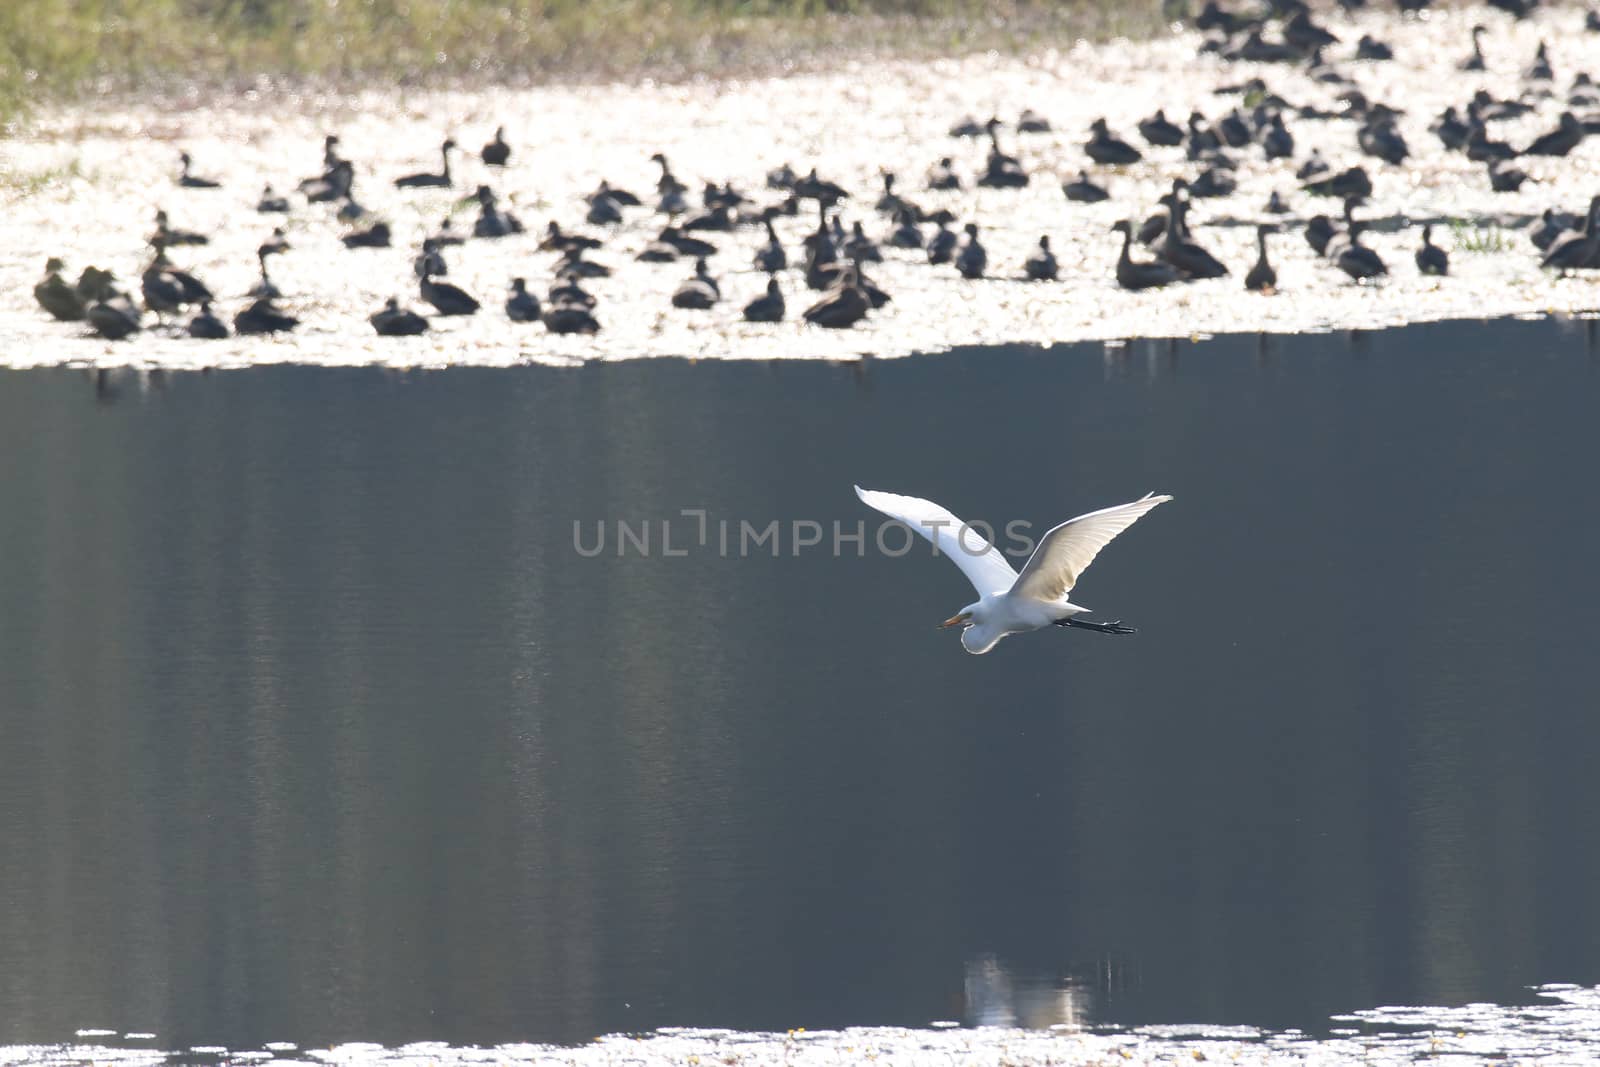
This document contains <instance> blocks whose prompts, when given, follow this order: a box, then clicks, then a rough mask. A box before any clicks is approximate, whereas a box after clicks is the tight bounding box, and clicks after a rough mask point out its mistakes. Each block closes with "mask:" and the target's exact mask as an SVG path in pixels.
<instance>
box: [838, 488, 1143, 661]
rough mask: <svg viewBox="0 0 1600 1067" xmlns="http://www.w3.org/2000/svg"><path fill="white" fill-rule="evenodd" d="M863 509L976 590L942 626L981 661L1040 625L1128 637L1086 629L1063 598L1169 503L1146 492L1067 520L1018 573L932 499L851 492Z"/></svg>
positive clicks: (1104, 626) (1105, 626) (1120, 630)
mask: <svg viewBox="0 0 1600 1067" xmlns="http://www.w3.org/2000/svg"><path fill="white" fill-rule="evenodd" d="M856 496H858V497H860V498H861V501H862V503H864V504H866V505H867V506H868V507H872V508H877V509H878V510H879V511H881V512H883V513H884V514H885V515H888V516H890V517H891V518H895V519H899V520H900V521H901V522H903V523H905V524H906V525H907V526H909V527H911V528H912V529H913V530H915V531H917V532H918V533H920V534H921V535H922V536H923V537H926V538H927V539H928V540H930V541H932V542H933V543H934V545H936V546H937V547H938V550H939V551H940V552H942V553H944V554H945V555H947V556H949V557H950V558H951V559H952V560H953V561H954V562H955V565H956V566H957V567H960V568H961V573H963V574H965V575H966V576H967V580H968V581H970V582H971V583H972V585H973V587H974V588H975V589H977V591H978V599H977V600H976V601H975V602H973V603H971V604H968V605H967V606H966V607H964V608H962V609H961V610H960V611H958V612H957V613H956V614H954V615H952V616H951V617H950V618H948V619H946V620H945V621H944V622H943V623H941V624H940V625H941V626H945V627H949V626H960V627H962V630H961V647H962V648H965V649H966V650H967V651H968V652H971V653H972V654H973V655H975V656H981V655H983V654H984V653H985V652H987V651H989V650H990V649H991V648H993V647H994V646H995V645H997V644H999V643H1000V639H1001V638H1003V637H1005V636H1006V635H1008V634H1020V633H1026V632H1027V631H1029V630H1039V629H1042V628H1044V627H1046V626H1076V627H1079V628H1081V629H1085V630H1098V631H1099V632H1101V633H1107V634H1131V633H1133V632H1134V631H1133V628H1132V627H1130V626H1123V625H1122V623H1121V622H1087V621H1084V620H1081V619H1076V618H1074V617H1073V616H1075V615H1080V614H1082V613H1083V612H1086V611H1088V610H1089V609H1088V608H1084V607H1080V606H1078V605H1077V604H1069V603H1068V602H1067V594H1068V593H1070V592H1072V587H1073V586H1074V585H1075V584H1077V581H1078V576H1079V575H1081V574H1082V573H1083V572H1084V570H1085V568H1087V567H1088V566H1089V564H1090V563H1092V562H1094V558H1095V556H1097V555H1099V554H1100V550H1101V549H1102V548H1104V547H1106V545H1107V544H1109V543H1110V542H1111V539H1112V538H1113V537H1115V536H1117V535H1118V534H1119V533H1121V532H1122V531H1123V530H1126V529H1127V528H1128V527H1130V526H1132V525H1133V524H1134V523H1135V522H1137V521H1138V520H1139V518H1140V517H1141V516H1142V515H1144V514H1145V513H1146V512H1147V511H1149V510H1150V509H1151V508H1153V507H1155V506H1156V505H1157V504H1165V503H1166V502H1167V501H1169V500H1171V499H1172V498H1171V497H1170V496H1156V495H1155V494H1154V493H1146V494H1145V495H1144V496H1142V497H1140V498H1139V499H1138V500H1135V501H1133V502H1131V503H1128V504H1118V505H1117V506H1116V507H1110V508H1101V509H1100V510H1099V511H1091V512H1089V514H1087V515H1079V516H1078V517H1077V518H1075V519H1068V520H1067V521H1066V522H1064V523H1062V524H1061V525H1060V526H1057V527H1055V528H1054V529H1052V530H1050V531H1049V532H1048V533H1046V534H1045V535H1044V537H1043V538H1041V539H1040V541H1039V547H1038V548H1036V549H1034V552H1033V555H1032V556H1030V557H1028V562H1027V565H1026V566H1024V567H1023V568H1022V573H1021V574H1018V573H1017V572H1016V571H1014V570H1012V569H1011V564H1009V563H1007V562H1006V558H1005V556H1004V555H1002V554H1001V552H1000V550H999V549H998V548H996V547H995V546H994V545H992V544H990V543H989V542H988V541H987V540H986V539H985V538H984V537H983V535H981V534H979V533H978V532H977V531H976V530H974V529H973V528H972V527H971V526H968V525H966V524H965V523H963V522H962V521H961V520H960V519H958V518H956V517H955V516H954V515H952V514H950V512H949V511H947V510H945V509H944V508H942V507H940V506H939V505H938V504H935V503H934V502H933V501H931V500H922V499H920V498H918V497H914V496H897V495H896V494H894V493H879V492H874V491H873V490H871V489H863V488H861V487H860V486H859V485H858V486H856Z"/></svg>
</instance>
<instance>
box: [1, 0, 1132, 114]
mask: <svg viewBox="0 0 1600 1067" xmlns="http://www.w3.org/2000/svg"><path fill="white" fill-rule="evenodd" d="M1160 17H1161V10H1160V5H1159V3H1158V0H1136V2H1135V3H1132V4H1128V3H1109V2H1107V0H1067V2H1065V3H1051V2H1048V0H1002V2H1001V3H998V4H993V3H982V2H979V0H4V2H0V117H3V116H5V115H9V114H15V113H17V112H18V111H19V110H24V109H26V107H27V106H28V105H29V104H31V103H34V102H36V101H38V100H40V99H50V98H62V97H70V96H72V95H74V94H79V93H82V92H84V91H85V90H89V89H106V88H112V89H149V88H160V87H163V86H170V85H173V84H178V83H192V82H199V83H201V84H204V85H207V86H245V85H248V84H249V83H250V82H252V81H254V80H255V79H257V78H260V77H263V76H265V77H269V78H280V77H287V78H291V79H297V80H306V81H318V82H323V83H326V84H330V85H333V86H336V87H341V88H359V87H365V86H370V85H372V84H373V82H374V81H377V82H379V83H380V84H381V83H382V82H388V83H391V84H392V83H395V82H397V81H398V82H400V83H403V84H433V83H443V82H458V83H459V82H473V81H489V80H497V81H505V80H521V81H538V80H548V79H551V78H554V77H557V76H561V77H627V76H631V75H639V74H648V75H650V76H652V77H658V78H673V77H684V76H688V75H693V74H698V73H707V72H718V71H726V70H730V69H732V70H740V69H749V70H757V71H759V70H774V69H785V67H786V65H787V64H789V63H794V62H800V63H804V62H806V61H807V60H808V59H811V58H814V57H816V56H819V55H822V54H825V53H827V52H831V51H837V50H839V49H849V50H850V51H852V52H876V53H879V54H908V53H911V54H915V53H923V54H926V53H928V52H931V51H936V50H939V51H943V50H952V49H961V50H972V49H983V48H1016V47H1022V46H1026V45H1029V44H1041V43H1045V42H1047V41H1062V42H1064V41H1067V40H1070V39H1072V38H1075V37H1091V38H1092V37H1104V36H1109V35H1115V34H1132V33H1144V32H1148V31H1150V30H1151V29H1153V28H1154V26H1155V25H1156V24H1157V23H1158V21H1159V19H1160Z"/></svg>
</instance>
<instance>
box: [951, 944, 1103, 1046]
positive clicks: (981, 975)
mask: <svg viewBox="0 0 1600 1067" xmlns="http://www.w3.org/2000/svg"><path fill="white" fill-rule="evenodd" d="M964 999H965V1004H964V1005H963V1011H962V1021H963V1022H964V1023H966V1025H968V1026H1006V1027H1022V1028H1024V1029H1028V1030H1046V1029H1052V1028H1055V1029H1077V1028H1079V1027H1082V1026H1084V1025H1086V1024H1087V1023H1088V1021H1089V1019H1090V1017H1091V1014H1092V1013H1091V1012H1090V1002H1089V1001H1090V991H1089V989H1088V988H1087V987H1085V986H1084V985H1082V984H1080V983H1078V982H1075V981H1073V980H1071V979H1062V978H1056V977H1045V976H1039V975H1017V974H1013V973H1012V971H1011V970H1010V969H1009V968H1008V967H1007V966H1006V965H1005V964H1004V963H1002V962H1000V960H999V959H998V958H996V957H995V956H993V955H989V954H985V955H982V956H979V957H978V958H977V959H974V960H969V961H968V962H967V976H966V983H965V998H964Z"/></svg>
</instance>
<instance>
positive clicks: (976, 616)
mask: <svg viewBox="0 0 1600 1067" xmlns="http://www.w3.org/2000/svg"><path fill="white" fill-rule="evenodd" d="M982 611H983V604H982V602H981V601H980V602H979V603H976V604H968V605H967V606H966V607H964V608H962V609H961V610H960V611H958V612H956V613H955V614H954V615H952V616H950V617H949V618H948V619H946V620H944V622H941V623H940V624H939V628H940V629H941V630H948V629H949V628H950V627H952V626H960V627H963V628H965V627H968V626H975V625H977V624H979V623H981V622H982V621H983V619H982V618H981V617H980V614H981V613H982Z"/></svg>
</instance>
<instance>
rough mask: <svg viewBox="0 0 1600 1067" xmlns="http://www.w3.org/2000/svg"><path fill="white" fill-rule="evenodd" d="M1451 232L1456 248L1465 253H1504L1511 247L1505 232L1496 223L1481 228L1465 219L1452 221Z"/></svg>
mask: <svg viewBox="0 0 1600 1067" xmlns="http://www.w3.org/2000/svg"><path fill="white" fill-rule="evenodd" d="M1450 232H1451V234H1452V235H1453V236H1454V237H1455V240H1456V247H1457V248H1459V249H1460V250H1461V251H1463V252H1504V251H1506V250H1508V249H1509V248H1510V247H1511V242H1510V240H1509V239H1508V238H1507V237H1506V234H1505V231H1504V230H1502V229H1501V228H1500V227H1499V226H1497V225H1495V224H1494V223H1490V224H1489V225H1487V226H1480V225H1478V224H1476V223H1472V222H1468V221H1466V220H1464V219H1452V220H1451V222H1450Z"/></svg>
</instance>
